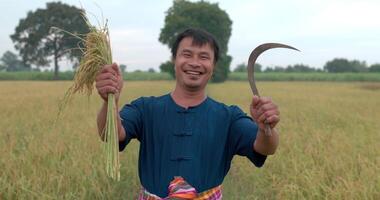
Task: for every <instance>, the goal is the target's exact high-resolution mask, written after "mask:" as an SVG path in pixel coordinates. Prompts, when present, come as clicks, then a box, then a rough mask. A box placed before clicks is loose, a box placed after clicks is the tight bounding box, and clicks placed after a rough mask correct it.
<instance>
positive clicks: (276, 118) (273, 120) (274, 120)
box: [265, 115, 280, 128]
mask: <svg viewBox="0 0 380 200" xmlns="http://www.w3.org/2000/svg"><path fill="white" fill-rule="evenodd" d="M278 122H280V116H278V115H273V116H271V117H269V118H267V120H266V122H265V123H268V124H269V125H270V127H271V128H274V127H275V126H276V125H277V124H278Z"/></svg>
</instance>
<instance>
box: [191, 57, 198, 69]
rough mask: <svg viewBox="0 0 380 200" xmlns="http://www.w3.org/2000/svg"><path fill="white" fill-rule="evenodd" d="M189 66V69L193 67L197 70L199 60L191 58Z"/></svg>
mask: <svg viewBox="0 0 380 200" xmlns="http://www.w3.org/2000/svg"><path fill="white" fill-rule="evenodd" d="M189 66H190V67H193V68H198V67H200V66H201V63H200V62H199V60H198V59H197V58H193V59H191V61H190V62H189Z"/></svg>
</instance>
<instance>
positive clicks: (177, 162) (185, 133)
mask: <svg viewBox="0 0 380 200" xmlns="http://www.w3.org/2000/svg"><path fill="white" fill-rule="evenodd" d="M171 52H172V59H173V62H174V64H175V74H176V85H175V88H174V90H173V91H172V92H171V93H169V94H166V95H163V96H159V97H140V98H138V99H136V100H134V101H133V102H131V103H130V104H126V105H125V106H124V107H123V108H122V109H121V110H120V113H119V116H120V117H119V120H118V130H119V141H120V144H119V147H120V151H122V150H123V149H124V148H125V147H126V145H127V144H128V143H129V142H130V141H131V139H133V138H135V139H137V140H138V141H139V142H140V152H139V163H138V168H139V177H140V181H141V185H142V190H141V191H140V194H139V199H140V200H145V199H152V200H155V199H203V200H207V199H208V200H213V199H222V189H221V185H222V182H223V179H224V177H225V176H226V175H227V173H228V170H229V169H230V165H231V161H232V158H233V156H234V155H240V156H245V157H247V158H248V159H249V160H250V161H251V162H252V163H253V164H254V165H255V166H257V167H261V166H262V165H263V164H264V162H265V160H266V157H267V155H271V154H274V152H275V150H276V148H277V146H278V141H279V138H278V134H277V132H276V130H275V129H274V127H275V126H276V125H277V123H278V122H279V121H280V118H279V110H278V108H277V106H276V105H275V104H274V103H273V102H272V101H271V100H270V99H269V98H265V97H260V98H259V97H257V96H254V97H253V98H252V102H251V106H250V113H251V116H252V118H253V120H252V118H250V117H249V116H247V115H246V114H245V113H243V112H242V110H241V109H240V108H238V107H237V106H234V105H232V106H227V105H225V104H223V103H221V102H217V101H215V100H213V99H212V98H210V97H208V96H207V94H206V85H207V83H208V81H209V80H210V78H211V76H212V73H213V71H214V67H215V64H216V63H217V61H218V58H219V46H218V43H217V41H216V40H215V38H214V37H213V36H212V35H211V34H210V33H208V32H206V31H204V30H200V29H187V30H185V31H184V32H182V33H181V34H179V35H178V37H177V39H176V41H175V43H174V45H173V47H172V50H171ZM96 87H97V90H98V93H99V95H100V96H101V97H102V98H103V100H104V103H103V105H102V108H101V110H100V112H99V114H98V118H97V122H98V130H99V134H100V135H101V133H102V130H103V128H104V125H105V122H106V113H107V94H108V93H114V94H115V96H116V100H117V102H118V99H119V95H120V93H121V91H122V87H123V80H122V75H121V73H120V70H119V68H118V66H117V65H116V64H113V65H108V66H104V67H103V70H102V71H101V73H99V74H98V76H97V78H96ZM265 123H267V124H269V125H270V127H271V128H272V135H271V136H266V135H265V134H264V130H265ZM253 181H254V180H253Z"/></svg>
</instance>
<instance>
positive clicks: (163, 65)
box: [160, 61, 175, 77]
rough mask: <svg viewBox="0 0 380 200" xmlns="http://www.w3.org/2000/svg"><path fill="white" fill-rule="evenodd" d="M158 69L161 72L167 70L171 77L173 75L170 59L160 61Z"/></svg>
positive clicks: (172, 65)
mask: <svg viewBox="0 0 380 200" xmlns="http://www.w3.org/2000/svg"><path fill="white" fill-rule="evenodd" d="M160 70H161V72H167V73H169V74H171V75H172V76H173V77H175V73H174V64H173V62H172V61H166V62H164V63H161V65H160Z"/></svg>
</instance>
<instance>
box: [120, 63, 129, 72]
mask: <svg viewBox="0 0 380 200" xmlns="http://www.w3.org/2000/svg"><path fill="white" fill-rule="evenodd" d="M120 69H121V72H123V73H125V72H126V70H127V65H124V64H121V65H120Z"/></svg>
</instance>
